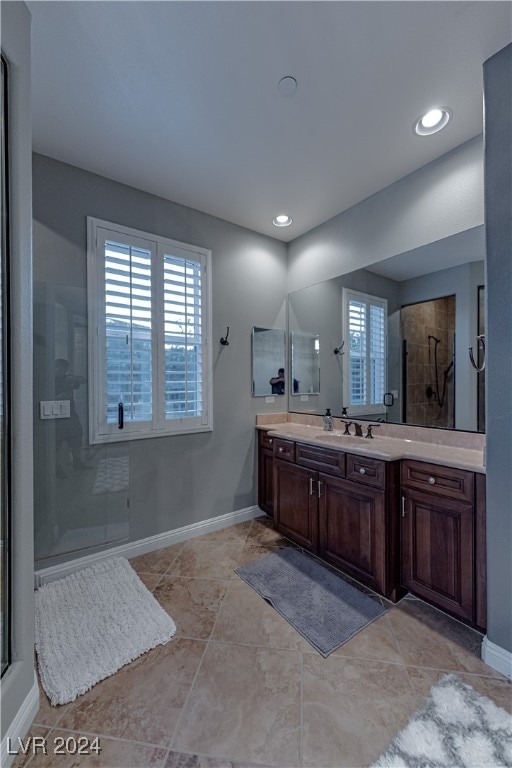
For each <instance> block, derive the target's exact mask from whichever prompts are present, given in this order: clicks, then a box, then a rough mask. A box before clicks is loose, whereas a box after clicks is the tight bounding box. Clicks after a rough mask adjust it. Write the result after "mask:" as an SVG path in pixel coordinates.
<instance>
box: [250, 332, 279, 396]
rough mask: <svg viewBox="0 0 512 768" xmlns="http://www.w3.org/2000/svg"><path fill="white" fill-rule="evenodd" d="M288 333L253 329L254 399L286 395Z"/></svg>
mask: <svg viewBox="0 0 512 768" xmlns="http://www.w3.org/2000/svg"><path fill="white" fill-rule="evenodd" d="M285 361H286V333H285V331H284V330H281V329H278V328H258V327H256V326H254V328H253V329H252V394H253V397H265V396H269V395H284V394H285V393H286V382H285V368H286V364H285Z"/></svg>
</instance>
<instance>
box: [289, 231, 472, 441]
mask: <svg viewBox="0 0 512 768" xmlns="http://www.w3.org/2000/svg"><path fill="white" fill-rule="evenodd" d="M484 272H485V238H484V231H483V226H481V227H475V228H473V229H470V230H466V231H464V232H461V233H459V234H456V235H453V236H451V237H448V238H446V239H444V240H440V241H437V242H435V243H429V244H428V245H425V246H422V247H420V248H417V249H415V250H413V251H410V252H408V253H403V254H399V255H398V256H393V257H392V258H390V259H386V260H384V261H381V262H378V263H377V264H374V265H371V266H369V267H366V268H365V269H360V270H357V271H354V272H350V273H348V274H345V275H340V276H339V277H335V278H333V279H331V280H326V281H324V282H322V283H318V284H316V285H313V286H310V287H308V288H304V289H303V290H300V291H295V292H294V293H291V294H289V296H288V322H289V330H290V332H291V336H292V339H293V337H294V336H295V335H296V334H298V333H303V332H307V333H308V334H311V335H314V336H315V337H317V339H318V342H317V345H318V362H319V370H320V377H321V382H322V386H321V389H320V391H319V392H318V394H317V395H315V396H312V397H311V396H310V397H308V398H307V401H303V400H302V399H301V398H297V397H293V396H291V397H290V398H289V410H290V411H297V412H302V413H315V414H318V415H321V414H323V413H325V409H326V408H330V409H331V411H332V413H333V415H335V416H340V415H341V414H342V409H343V408H344V407H346V408H347V410H348V416H349V418H351V417H354V418H357V419H372V420H381V421H390V422H394V423H405V424H414V425H417V426H428V427H440V428H444V429H460V430H468V431H481V432H483V431H485V414H484V409H483V391H484V376H485V373H484V372H482V373H477V371H476V370H475V369H474V368H473V366H472V365H471V362H470V359H469V354H468V349H469V347H471V346H475V339H476V336H477V335H478V334H481V333H484V332H485V331H484V329H483V323H484V312H483V297H484V290H483V286H484V284H485V274H484ZM292 365H293V363H292Z"/></svg>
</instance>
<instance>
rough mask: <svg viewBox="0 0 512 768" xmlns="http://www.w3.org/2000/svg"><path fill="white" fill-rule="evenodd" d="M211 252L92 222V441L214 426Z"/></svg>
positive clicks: (101, 222) (176, 432) (94, 220)
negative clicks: (211, 352)
mask: <svg viewBox="0 0 512 768" xmlns="http://www.w3.org/2000/svg"><path fill="white" fill-rule="evenodd" d="M209 272H210V252H209V251H207V250H205V249H202V248H196V247H194V246H189V245H186V244H184V243H178V242H175V241H172V240H167V239H163V238H160V237H156V236H154V235H150V234H147V233H144V232H139V231H137V230H133V229H129V228H127V227H122V226H119V225H115V224H110V223H108V222H104V221H99V220H98V219H92V218H89V219H88V295H89V370H90V379H89V395H90V400H89V402H90V409H89V410H90V424H89V432H90V441H91V442H92V443H98V442H111V441H117V440H127V439H130V440H131V439H136V438H141V437H156V436H159V435H168V434H180V433H185V432H198V431H206V430H209V429H211V424H212V408H211V392H210V386H209V382H210V379H211V376H210V343H209V340H208V334H209V326H210V322H209V312H210V275H209Z"/></svg>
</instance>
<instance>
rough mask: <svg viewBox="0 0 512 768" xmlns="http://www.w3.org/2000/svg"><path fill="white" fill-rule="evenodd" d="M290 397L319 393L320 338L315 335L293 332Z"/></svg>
mask: <svg viewBox="0 0 512 768" xmlns="http://www.w3.org/2000/svg"><path fill="white" fill-rule="evenodd" d="M291 340H292V342H291V343H292V355H291V357H292V381H293V388H292V391H291V393H290V394H292V395H318V394H319V393H320V338H319V336H318V334H316V333H304V332H302V331H293V332H292V334H291Z"/></svg>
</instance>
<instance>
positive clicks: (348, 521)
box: [318, 474, 386, 593]
mask: <svg viewBox="0 0 512 768" xmlns="http://www.w3.org/2000/svg"><path fill="white" fill-rule="evenodd" d="M319 482H320V498H319V499H318V513H319V515H318V521H319V554H320V556H321V557H323V558H324V559H325V560H328V561H329V562H330V563H332V564H333V565H335V566H336V567H337V568H339V569H340V570H342V571H345V572H346V573H348V574H349V575H350V576H353V577H354V578H356V579H358V580H359V581H362V582H364V583H365V584H368V586H370V587H373V588H374V589H376V590H378V591H379V592H382V593H384V592H385V591H386V515H385V497H384V491H382V490H378V489H375V488H372V487H370V486H364V485H362V484H359V483H354V482H352V481H351V480H342V479H338V478H335V477H329V475H324V474H321V475H320V476H319Z"/></svg>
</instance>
